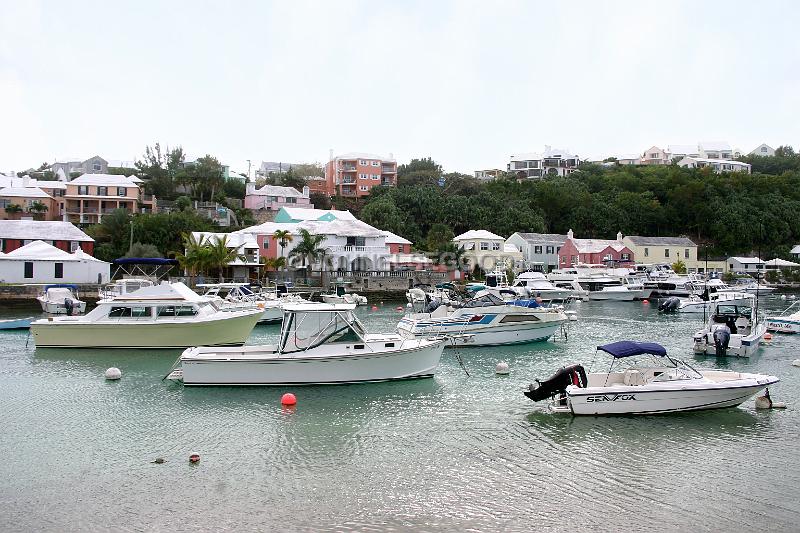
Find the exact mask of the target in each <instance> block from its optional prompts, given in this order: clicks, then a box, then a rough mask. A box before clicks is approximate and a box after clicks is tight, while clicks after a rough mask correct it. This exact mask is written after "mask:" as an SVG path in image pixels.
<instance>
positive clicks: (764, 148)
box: [761, 146, 767, 154]
mask: <svg viewBox="0 0 800 533" xmlns="http://www.w3.org/2000/svg"><path fill="white" fill-rule="evenodd" d="M761 153H762V154H766V153H767V147H766V146H762V147H761Z"/></svg>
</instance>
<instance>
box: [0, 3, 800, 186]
mask: <svg viewBox="0 0 800 533" xmlns="http://www.w3.org/2000/svg"><path fill="white" fill-rule="evenodd" d="M798 22H800V2H793V1H786V2H766V1H748V2H738V1H737V2H733V1H721V2H711V1H704V2H695V1H686V2H666V1H664V2H656V1H652V2H650V1H642V0H639V1H633V2H622V1H619V2H601V1H585V2H578V1H570V2H566V1H558V2H555V1H553V2H534V1H520V2H486V1H480V2H467V1H453V2H445V1H437V0H421V1H408V2H402V1H364V2H356V1H350V2H334V1H322V0H320V1H318V2H303V1H296V0H293V1H286V2H274V3H272V2H270V3H268V2H262V1H253V2H244V1H236V2H223V1H218V2H213V3H212V2H199V1H187V2H177V1H166V2H162V1H149V0H138V1H130V2H125V1H121V0H120V1H113V2H103V1H97V2H81V1H75V0H70V1H68V2H64V1H47V2H37V1H34V0H0V170H2V171H8V170H22V169H25V168H28V167H31V166H38V165H39V164H41V163H42V162H45V161H47V162H49V163H52V162H53V160H54V159H55V158H63V157H78V158H87V157H89V156H91V155H95V154H98V155H101V156H103V157H105V158H106V159H133V158H135V157H140V156H141V154H142V152H143V151H144V147H145V145H147V144H153V143H154V142H156V141H160V142H161V144H162V145H165V144H168V145H170V146H172V145H178V144H180V145H182V146H183V147H184V149H185V150H186V151H187V152H188V154H189V155H190V156H192V157H196V156H200V155H203V154H205V153H210V154H212V155H215V156H216V157H218V158H219V159H220V160H221V161H223V162H224V163H226V164H229V165H231V167H232V169H233V170H237V171H239V170H246V168H247V163H246V160H247V159H251V160H252V161H253V164H254V165H257V164H258V163H260V161H262V160H267V161H290V162H303V161H307V162H312V161H324V160H326V159H327V156H328V150H329V149H331V148H332V149H333V150H334V151H335V152H337V153H341V152H350V151H363V152H374V153H379V154H387V155H388V154H389V153H393V154H394V156H395V157H396V158H397V159H398V161H400V162H405V161H407V160H409V159H411V158H412V157H423V156H428V155H430V156H432V157H433V158H434V159H436V160H437V161H439V162H440V163H442V164H443V165H444V167H445V169H446V170H459V171H463V172H471V171H472V170H475V169H478V168H494V167H498V168H504V167H505V163H506V162H507V157H508V156H509V155H510V154H512V153H515V152H525V151H540V150H542V148H543V146H544V145H545V144H548V145H552V146H554V147H559V148H564V149H570V150H572V151H573V152H576V153H578V154H579V155H580V156H581V157H595V156H606V155H616V154H624V153H635V152H642V151H644V150H645V149H647V148H649V147H650V146H651V145H653V144H657V145H662V146H663V145H667V144H692V143H696V142H697V141H701V140H727V141H729V142H730V143H731V144H732V145H733V146H735V147H739V148H742V149H743V150H745V151H750V150H752V149H753V148H754V147H755V146H757V145H758V144H759V143H761V142H766V143H768V144H770V145H772V146H773V147H775V146H777V145H779V144H791V145H793V146H795V147H798V146H800V37H798V33H797V24H798Z"/></svg>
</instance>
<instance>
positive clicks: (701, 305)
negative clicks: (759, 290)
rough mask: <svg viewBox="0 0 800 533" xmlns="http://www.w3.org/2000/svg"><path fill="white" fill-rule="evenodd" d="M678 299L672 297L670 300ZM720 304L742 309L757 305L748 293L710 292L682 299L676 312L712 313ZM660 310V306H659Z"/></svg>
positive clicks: (753, 297)
mask: <svg viewBox="0 0 800 533" xmlns="http://www.w3.org/2000/svg"><path fill="white" fill-rule="evenodd" d="M673 298H677V297H676V296H672V297H670V298H669V299H668V300H671V299H673ZM718 303H726V304H733V305H738V306H741V307H753V306H754V305H755V295H753V294H748V293H746V292H709V291H706V292H704V293H703V294H701V295H699V296H698V295H697V294H692V295H691V296H689V297H688V298H680V299H679V301H678V305H677V307H676V308H675V311H677V312H679V313H711V312H712V310H713V309H714V306H715V305H716V304H718ZM659 309H660V306H659Z"/></svg>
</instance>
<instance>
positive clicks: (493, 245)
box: [492, 242, 500, 251]
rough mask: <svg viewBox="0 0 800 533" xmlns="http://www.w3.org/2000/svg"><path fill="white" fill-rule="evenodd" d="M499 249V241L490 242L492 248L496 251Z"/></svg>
mask: <svg viewBox="0 0 800 533" xmlns="http://www.w3.org/2000/svg"><path fill="white" fill-rule="evenodd" d="M499 249H500V243H499V242H493V243H492V250H495V251H497V250H499Z"/></svg>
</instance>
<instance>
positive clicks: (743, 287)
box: [731, 277, 775, 294]
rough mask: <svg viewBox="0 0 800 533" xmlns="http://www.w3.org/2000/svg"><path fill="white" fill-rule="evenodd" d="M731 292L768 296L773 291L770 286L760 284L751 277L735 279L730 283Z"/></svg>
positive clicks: (773, 288)
mask: <svg viewBox="0 0 800 533" xmlns="http://www.w3.org/2000/svg"><path fill="white" fill-rule="evenodd" d="M731 290H733V291H739V292H749V293H750V294H769V293H771V292H772V291H774V290H775V287H773V286H772V285H767V284H765V283H761V282H759V281H757V280H755V279H753V278H751V277H747V278H736V279H735V280H733V282H732V283H731Z"/></svg>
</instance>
